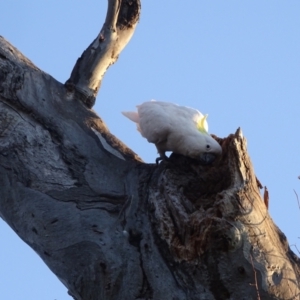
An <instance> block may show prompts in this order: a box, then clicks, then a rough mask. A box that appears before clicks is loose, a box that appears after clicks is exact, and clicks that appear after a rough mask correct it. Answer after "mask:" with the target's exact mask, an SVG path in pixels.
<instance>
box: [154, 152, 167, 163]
mask: <svg viewBox="0 0 300 300" xmlns="http://www.w3.org/2000/svg"><path fill="white" fill-rule="evenodd" d="M168 160H169V157H168V156H166V154H161V155H160V156H159V157H158V158H157V159H156V160H155V162H156V164H157V165H158V164H159V162H160V161H168Z"/></svg>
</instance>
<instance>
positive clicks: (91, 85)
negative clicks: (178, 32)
mask: <svg viewBox="0 0 300 300" xmlns="http://www.w3.org/2000/svg"><path fill="white" fill-rule="evenodd" d="M140 10H141V4H140V0H108V8H107V14H106V19H105V23H104V25H103V27H102V29H101V31H100V33H99V34H98V36H97V37H96V39H95V40H94V41H93V42H92V43H91V44H90V46H89V47H88V48H87V49H86V50H85V51H84V52H83V53H82V55H81V57H80V58H79V59H78V60H77V62H76V64H75V66H74V68H73V70H72V73H71V76H70V78H69V79H68V80H67V81H66V83H65V86H66V87H67V89H68V90H69V91H70V92H71V93H74V95H76V97H79V99H80V100H81V101H82V102H83V103H84V104H85V105H87V106H88V107H89V108H90V107H92V106H93V105H94V103H95V98H96V96H97V93H98V91H99V88H100V85H101V81H102V78H103V76H104V74H105V72H106V70H107V69H108V68H109V66H110V65H112V64H113V63H115V62H116V61H117V59H118V57H119V54H120V53H121V51H122V50H123V49H124V47H125V46H126V45H127V43H128V42H129V40H130V39H131V37H132V35H133V33H134V30H135V27H136V25H137V23H138V20H139V16H140Z"/></svg>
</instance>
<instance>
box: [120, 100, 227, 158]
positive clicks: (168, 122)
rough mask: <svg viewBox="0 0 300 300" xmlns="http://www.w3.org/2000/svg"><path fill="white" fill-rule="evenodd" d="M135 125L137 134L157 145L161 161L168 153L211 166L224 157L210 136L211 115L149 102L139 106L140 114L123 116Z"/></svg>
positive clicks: (162, 103)
mask: <svg viewBox="0 0 300 300" xmlns="http://www.w3.org/2000/svg"><path fill="white" fill-rule="evenodd" d="M122 114H123V115H124V116H126V117H127V118H129V119H130V120H131V121H133V122H135V123H136V125H137V130H138V131H139V132H140V133H141V135H142V136H143V137H144V138H146V139H147V140H148V142H149V143H153V144H155V146H156V148H157V151H158V153H159V155H160V156H159V157H158V158H157V159H156V162H157V163H158V162H159V161H160V160H165V159H168V157H167V156H166V154H165V152H166V151H172V152H174V153H178V154H182V155H184V156H189V157H191V158H194V159H198V160H201V161H202V162H204V163H206V164H209V163H211V162H212V161H213V160H214V159H215V158H216V156H219V155H221V153H222V148H221V146H220V145H219V143H218V142H217V141H216V140H215V139H213V138H212V137H211V136H210V135H209V133H208V124H207V121H206V119H207V115H205V116H204V115H203V114H202V113H201V112H199V111H198V110H196V109H193V108H190V107H186V106H179V105H176V104H173V103H169V102H161V101H154V100H152V101H147V102H144V103H142V104H141V105H137V111H126V112H122Z"/></svg>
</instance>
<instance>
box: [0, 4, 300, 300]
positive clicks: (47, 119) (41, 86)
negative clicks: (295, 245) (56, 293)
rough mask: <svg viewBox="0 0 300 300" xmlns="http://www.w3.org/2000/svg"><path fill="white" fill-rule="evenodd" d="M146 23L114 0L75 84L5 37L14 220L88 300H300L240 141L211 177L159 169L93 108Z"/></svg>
mask: <svg viewBox="0 0 300 300" xmlns="http://www.w3.org/2000/svg"><path fill="white" fill-rule="evenodd" d="M139 13H140V3H139V1H138V0H136V1H135V0H133V1H125V0H123V1H121V0H119V1H118V0H114V1H112V0H110V1H109V7H108V13H107V18H106V21H105V24H104V26H103V28H102V30H101V32H100V34H99V35H98V37H97V38H96V39H95V41H93V43H92V44H91V45H90V46H89V47H88V48H87V50H85V52H84V53H83V55H82V56H81V58H80V59H79V60H78V62H77V63H76V65H75V68H74V70H73V72H72V75H71V77H70V79H69V80H68V81H67V83H66V85H63V84H61V83H59V82H57V81H56V80H55V79H53V78H52V77H51V76H49V75H48V74H45V73H43V72H42V71H41V70H39V69H38V68H37V67H35V66H34V65H33V64H32V63H31V62H30V61H29V60H28V59H26V58H25V57H24V56H23V55H22V54H21V53H20V52H18V50H17V49H15V48H14V47H13V46H12V45H10V44H9V43H8V42H7V41H5V40H4V39H3V38H2V37H1V38H0V216H1V217H2V218H3V219H4V220H5V221H6V222H7V223H8V224H9V225H10V226H11V227H12V229H13V230H14V231H15V232H16V233H17V234H18V235H19V236H20V238H21V239H23V241H24V242H26V243H27V244H28V245H29V246H30V247H32V248H33V249H34V250H35V251H36V252H37V253H38V254H39V255H40V256H41V258H42V259H43V260H44V262H45V263H46V264H47V266H48V267H49V268H50V269H51V270H52V271H53V272H54V273H55V274H56V275H57V277H58V278H59V279H60V280H61V281H62V282H63V283H64V284H65V286H66V287H67V288H68V289H69V293H70V295H72V296H73V297H74V299H76V300H89V299H90V300H98V299H99V300H100V299H101V300H103V299H107V300H108V299H120V300H121V299H123V300H127V299H128V300H131V299H155V300H160V299H162V300H163V299H166V300H171V299H174V300H175V299H176V300H183V299H189V300H192V299H236V300H240V299H299V298H300V294H299V266H300V264H299V259H298V258H297V257H296V256H295V254H294V253H293V252H292V251H291V250H290V248H289V246H288V243H287V240H286V237H285V235H284V234H283V233H282V232H281V231H280V230H279V229H278V228H277V227H276V225H275V224H274V223H273V221H272V219H271V218H270V216H269V214H268V210H267V207H266V205H265V203H264V201H263V199H262V197H261V196H260V191H259V188H260V184H259V182H258V181H257V179H256V177H255V175H254V172H253V168H252V165H251V162H250V159H249V157H248V154H247V150H246V140H245V138H244V137H243V136H242V133H241V131H240V130H238V131H237V132H236V133H235V134H233V135H229V136H228V137H227V138H225V139H218V138H217V140H218V141H219V143H220V144H221V145H222V148H223V155H222V158H221V159H220V160H219V161H218V162H215V163H214V164H213V165H211V166H202V165H200V164H199V163H197V162H196V161H194V160H191V159H188V158H186V157H183V156H180V155H175V154H173V155H172V156H171V159H170V161H169V162H167V163H161V164H160V165H158V166H157V165H154V164H153V165H148V164H144V163H143V162H141V160H140V159H139V157H138V156H137V155H136V154H135V153H133V152H132V151H131V150H130V149H128V148H127V147H126V146H125V145H124V144H122V142H120V141H119V140H118V139H116V138H115V137H114V136H113V135H111V134H110V133H109V131H108V129H107V128H106V127H105V125H104V124H103V122H102V121H101V119H100V118H99V117H98V116H97V114H96V113H95V112H94V111H93V110H91V109H90V107H91V106H92V104H93V102H94V99H95V96H96V94H97V91H98V90H99V86H100V82H101V79H102V77H103V74H104V72H105V70H106V69H107V68H108V67H109V65H110V64H112V63H113V62H114V61H115V60H116V58H117V57H118V55H119V53H120V51H121V50H122V49H123V48H124V46H125V45H126V43H127V42H128V41H129V39H130V37H131V35H132V34H133V31H134V28H135V26H136V24H137V21H138V18H139ZM265 202H266V201H265ZM4 243H5V242H4Z"/></svg>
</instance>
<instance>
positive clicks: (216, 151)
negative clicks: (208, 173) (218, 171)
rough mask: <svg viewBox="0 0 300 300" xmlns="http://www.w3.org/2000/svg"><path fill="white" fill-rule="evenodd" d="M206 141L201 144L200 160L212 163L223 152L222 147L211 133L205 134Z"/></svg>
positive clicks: (204, 162)
mask: <svg viewBox="0 0 300 300" xmlns="http://www.w3.org/2000/svg"><path fill="white" fill-rule="evenodd" d="M204 140H205V143H203V144H201V149H200V151H201V152H200V155H199V156H200V157H199V159H200V161H201V162H202V163H203V164H206V165H208V164H211V163H212V162H213V161H214V160H215V159H216V158H217V157H219V156H221V154H222V147H221V146H220V144H219V143H218V142H217V141H216V140H215V139H214V138H212V137H211V136H210V135H209V134H204Z"/></svg>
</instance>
